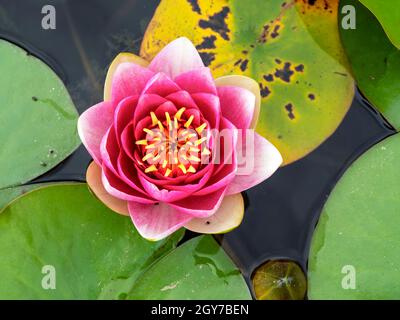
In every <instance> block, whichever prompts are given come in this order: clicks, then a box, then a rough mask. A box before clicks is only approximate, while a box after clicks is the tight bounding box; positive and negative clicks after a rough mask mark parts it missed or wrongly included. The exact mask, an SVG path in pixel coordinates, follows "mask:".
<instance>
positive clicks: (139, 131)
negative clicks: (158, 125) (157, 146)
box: [135, 116, 153, 140]
mask: <svg viewBox="0 0 400 320" xmlns="http://www.w3.org/2000/svg"><path fill="white" fill-rule="evenodd" d="M152 122H153V121H152V120H151V117H150V116H147V117H144V118H143V119H142V120H140V121H138V123H136V126H135V140H142V139H144V137H146V132H144V131H143V129H144V128H150V127H151V124H152Z"/></svg>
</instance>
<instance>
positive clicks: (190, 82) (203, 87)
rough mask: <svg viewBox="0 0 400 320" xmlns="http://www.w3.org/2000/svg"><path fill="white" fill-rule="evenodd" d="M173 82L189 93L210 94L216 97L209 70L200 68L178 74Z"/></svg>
mask: <svg viewBox="0 0 400 320" xmlns="http://www.w3.org/2000/svg"><path fill="white" fill-rule="evenodd" d="M175 82H176V83H177V84H178V85H179V86H180V87H181V88H182V89H183V90H186V91H187V92H189V93H201V92H204V93H211V94H214V95H216V94H217V89H216V87H215V83H214V78H213V76H212V75H211V71H210V69H209V68H201V69H197V70H192V71H189V72H185V73H182V74H180V75H179V76H177V77H176V78H175Z"/></svg>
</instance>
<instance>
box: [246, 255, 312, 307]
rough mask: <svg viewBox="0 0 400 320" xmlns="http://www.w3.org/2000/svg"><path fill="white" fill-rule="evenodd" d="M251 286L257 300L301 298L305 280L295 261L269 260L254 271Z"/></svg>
mask: <svg viewBox="0 0 400 320" xmlns="http://www.w3.org/2000/svg"><path fill="white" fill-rule="evenodd" d="M253 288H254V293H255V296H256V298H257V300H303V299H304V297H305V295H306V291H307V280H306V276H305V275H304V272H303V270H302V269H301V268H300V267H299V265H298V264H297V263H295V262H293V261H288V260H271V261H268V262H267V263H265V264H263V265H261V266H260V267H259V268H257V269H256V271H255V272H254V275H253Z"/></svg>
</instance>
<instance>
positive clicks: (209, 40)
mask: <svg viewBox="0 0 400 320" xmlns="http://www.w3.org/2000/svg"><path fill="white" fill-rule="evenodd" d="M215 40H217V37H216V36H209V37H203V41H202V43H200V44H198V45H197V46H196V49H197V50H202V49H215V48H216V47H215Z"/></svg>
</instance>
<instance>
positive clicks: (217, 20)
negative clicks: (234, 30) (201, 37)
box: [199, 7, 230, 40]
mask: <svg viewBox="0 0 400 320" xmlns="http://www.w3.org/2000/svg"><path fill="white" fill-rule="evenodd" d="M229 12H230V9H229V7H223V8H222V10H221V11H220V12H217V13H216V14H214V15H212V16H210V17H209V18H208V20H203V19H201V20H200V21H199V26H200V28H202V29H207V28H209V29H211V30H213V31H214V32H217V33H218V34H219V35H220V36H221V37H222V38H223V39H224V40H229V32H230V30H229V28H228V24H227V23H226V21H225V20H226V18H227V17H228V14H229Z"/></svg>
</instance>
